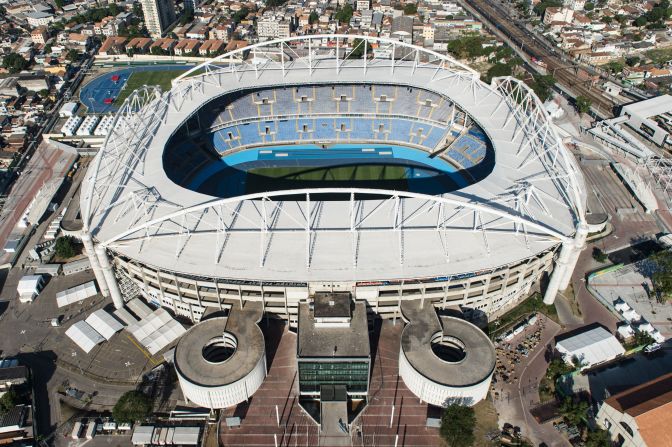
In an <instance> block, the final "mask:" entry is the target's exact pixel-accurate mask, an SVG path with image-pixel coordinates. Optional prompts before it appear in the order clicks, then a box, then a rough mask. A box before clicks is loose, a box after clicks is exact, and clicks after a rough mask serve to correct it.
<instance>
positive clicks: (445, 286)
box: [116, 251, 553, 325]
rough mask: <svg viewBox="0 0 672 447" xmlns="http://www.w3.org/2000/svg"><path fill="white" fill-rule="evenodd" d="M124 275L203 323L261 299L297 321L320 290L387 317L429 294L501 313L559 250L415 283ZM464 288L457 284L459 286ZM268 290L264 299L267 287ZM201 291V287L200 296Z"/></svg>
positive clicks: (124, 266)
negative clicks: (233, 303) (345, 295)
mask: <svg viewBox="0 0 672 447" xmlns="http://www.w3.org/2000/svg"><path fill="white" fill-rule="evenodd" d="M116 264H117V267H118V269H119V270H120V271H121V272H122V274H124V275H126V276H127V277H129V278H130V279H131V280H132V281H134V282H135V283H136V284H137V286H138V287H139V289H140V291H141V292H142V294H143V296H144V297H145V299H146V300H147V301H150V302H154V303H155V304H156V305H159V306H163V307H165V308H167V309H170V310H172V311H173V312H175V314H177V315H181V316H185V317H187V318H189V319H190V320H191V321H194V322H198V321H200V319H201V316H202V315H203V313H204V311H205V309H206V308H207V307H215V308H217V309H219V308H221V307H220V306H221V304H222V303H224V301H225V300H240V301H258V302H263V303H264V312H273V313H275V314H277V315H279V316H281V317H283V318H285V319H286V320H287V321H289V323H290V325H295V324H296V322H297V319H298V317H297V316H298V303H299V301H301V300H302V299H306V298H308V296H309V295H310V293H312V292H314V291H319V290H331V288H332V287H333V288H334V290H338V291H344V292H351V293H352V294H353V296H354V297H355V299H358V300H366V301H367V304H368V305H369V306H370V307H371V308H372V309H374V310H375V312H376V313H377V314H378V315H380V316H381V317H382V318H394V317H395V316H399V303H400V299H399V297H400V296H401V293H402V291H403V299H404V300H407V299H419V298H423V299H426V300H427V301H429V302H431V303H432V304H433V305H434V306H435V307H437V308H443V307H444V306H463V307H467V308H473V309H477V310H480V311H483V312H485V313H486V314H487V315H489V316H491V317H496V316H497V315H500V314H501V313H503V312H505V311H507V310H508V309H510V308H511V307H512V306H514V305H515V304H516V303H517V302H519V301H520V300H521V299H522V298H524V297H526V296H527V295H529V293H530V291H531V288H532V286H533V284H535V283H536V282H537V281H538V280H539V278H540V277H541V276H542V275H543V274H544V272H546V271H548V270H549V269H550V268H551V266H552V264H553V252H552V251H549V252H546V253H543V254H540V255H539V257H534V256H533V257H531V258H528V259H527V260H523V261H522V262H520V263H518V264H516V265H512V266H510V267H505V268H502V269H499V270H495V271H492V272H491V271H488V272H487V273H482V274H473V275H472V276H468V277H462V278H460V277H457V276H455V277H451V278H446V280H445V281H436V280H434V281H432V280H431V279H428V280H427V282H423V281H422V279H418V281H415V282H413V283H410V282H409V283H405V284H392V283H390V284H385V283H352V282H350V283H329V284H321V283H310V284H307V285H305V286H300V285H287V286H281V285H267V284H261V283H250V284H245V285H241V284H230V283H227V281H226V280H225V279H217V281H214V280H210V281H206V280H194V279H191V278H185V277H182V276H180V275H179V274H173V273H172V272H164V271H160V272H159V271H156V270H155V269H153V268H151V267H148V266H141V265H138V264H134V263H129V262H127V261H125V260H123V259H121V258H116ZM176 284H177V285H176ZM458 285H459V286H460V287H457V286H458ZM262 289H263V291H264V299H263V300H262V298H261V291H262ZM196 290H200V292H199V293H198V295H196V292H195V291H196Z"/></svg>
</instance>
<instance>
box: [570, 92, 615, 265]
mask: <svg viewBox="0 0 672 447" xmlns="http://www.w3.org/2000/svg"><path fill="white" fill-rule="evenodd" d="M576 102H577V108H578V102H579V98H576ZM593 259H594V260H596V261H597V262H600V263H604V262H607V260H608V259H609V257H608V256H607V254H606V253H605V252H603V251H602V250H600V249H599V248H598V247H594V248H593Z"/></svg>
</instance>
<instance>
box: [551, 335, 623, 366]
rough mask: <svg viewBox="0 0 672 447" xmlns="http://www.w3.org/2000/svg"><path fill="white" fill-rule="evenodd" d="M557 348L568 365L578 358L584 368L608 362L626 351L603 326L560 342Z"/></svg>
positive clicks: (556, 345)
mask: <svg viewBox="0 0 672 447" xmlns="http://www.w3.org/2000/svg"><path fill="white" fill-rule="evenodd" d="M555 348H556V349H557V350H558V352H560V353H561V354H562V356H563V358H564V359H565V361H566V362H568V363H574V360H573V359H574V358H577V359H578V360H579V362H580V364H581V367H582V369H583V368H589V367H591V366H593V365H597V364H599V363H603V362H607V361H609V360H612V359H614V358H616V357H617V356H619V355H622V354H624V353H625V349H623V346H621V344H620V343H619V342H618V340H617V339H616V337H614V336H613V335H612V334H611V333H610V332H609V331H608V330H606V329H604V328H603V327H601V326H598V327H595V328H592V329H589V330H587V331H585V332H581V333H579V334H577V335H574V336H571V337H567V338H565V339H562V340H560V341H558V342H557V343H556V344H555Z"/></svg>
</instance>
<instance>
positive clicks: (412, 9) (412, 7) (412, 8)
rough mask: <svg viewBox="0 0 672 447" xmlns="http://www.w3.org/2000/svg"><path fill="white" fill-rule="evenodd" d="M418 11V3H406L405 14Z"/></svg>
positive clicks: (410, 14) (408, 14) (409, 14)
mask: <svg viewBox="0 0 672 447" xmlns="http://www.w3.org/2000/svg"><path fill="white" fill-rule="evenodd" d="M416 12H418V5H416V4H415V3H406V5H404V14H405V15H407V16H412V15H413V14H415V13H416Z"/></svg>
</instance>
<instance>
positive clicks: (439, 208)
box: [80, 35, 588, 406]
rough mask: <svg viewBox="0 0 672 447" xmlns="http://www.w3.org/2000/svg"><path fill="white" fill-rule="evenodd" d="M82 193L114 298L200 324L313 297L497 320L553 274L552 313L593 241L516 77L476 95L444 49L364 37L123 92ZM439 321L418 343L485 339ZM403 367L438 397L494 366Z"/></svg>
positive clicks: (567, 175) (319, 41)
mask: <svg viewBox="0 0 672 447" xmlns="http://www.w3.org/2000/svg"><path fill="white" fill-rule="evenodd" d="M355 38H356V39H357V41H356V42H357V43H356V45H355V44H354V43H353V42H355V40H354V39H355ZM364 42H366V45H365V44H364ZM297 166H298V167H300V168H301V169H298V170H297ZM353 166H355V167H356V168H353ZM358 166H367V167H366V168H359V167H358ZM305 167H309V168H310V169H308V170H306V169H303V168H305ZM358 169H359V171H358ZM361 172H366V173H369V174H367V175H369V177H362V176H361ZM371 172H375V173H376V174H375V175H380V177H378V178H373V177H371V176H370V175H371V174H370V173H371ZM344 173H345V174H344ZM390 173H392V174H393V175H392V174H390ZM395 176H396V177H395ZM262 177H263V181H261V180H260V179H262ZM80 202H81V203H80V204H81V215H82V220H83V230H82V233H83V234H82V240H83V241H84V244H85V248H86V251H87V253H88V254H89V256H90V258H91V263H92V267H93V269H94V272H95V274H96V278H97V280H98V283H99V284H100V287H101V290H102V291H103V292H104V293H105V294H107V295H109V296H111V297H112V299H113V301H114V303H115V305H116V306H117V307H121V306H123V305H124V300H125V299H126V298H128V295H131V294H141V295H142V296H143V297H144V298H145V299H147V300H148V301H150V302H153V303H155V304H156V305H160V306H164V307H166V308H168V309H170V310H172V311H173V312H174V313H175V314H177V315H181V316H184V317H187V318H189V319H191V320H192V321H194V322H199V321H200V320H201V318H202V316H203V315H204V313H210V312H212V311H226V310H228V309H233V308H239V309H244V308H245V307H246V306H247V305H248V304H249V305H252V306H258V307H259V312H261V314H264V313H265V314H273V315H275V316H278V317H280V318H284V319H285V320H287V321H288V322H289V323H290V325H291V326H292V327H296V326H299V327H300V326H301V323H300V318H301V316H300V313H301V312H300V309H301V304H302V303H311V302H313V299H314V297H315V296H316V294H319V293H322V292H330V293H340V292H344V293H349V294H350V295H351V296H352V300H353V306H355V307H353V309H355V310H356V307H357V306H356V304H357V303H364V304H365V306H366V309H367V311H368V312H369V313H370V314H376V315H379V316H380V317H383V318H397V317H400V318H404V320H406V321H407V322H411V323H410V324H409V326H408V328H407V330H409V331H411V332H412V330H410V329H409V328H412V327H413V324H412V316H413V315H415V317H417V318H420V317H418V315H419V313H418V312H416V311H414V310H413V309H414V307H413V306H419V308H420V309H425V310H426V309H428V308H430V309H433V308H436V309H446V308H448V307H453V308H455V307H459V308H461V309H472V310H474V311H480V312H483V313H485V314H486V315H488V316H495V315H497V314H498V313H501V312H503V311H504V310H506V309H508V308H510V307H511V306H513V305H515V303H516V302H518V301H519V300H520V299H521V298H523V297H525V296H527V295H528V294H529V293H530V291H531V289H532V287H533V286H534V285H535V284H538V283H539V280H540V279H541V278H542V276H543V275H545V274H547V273H550V279H549V283H548V286H547V288H546V291H545V296H544V301H545V302H546V303H552V302H553V300H554V298H555V295H556V293H557V291H558V290H562V289H564V288H566V287H567V285H568V283H569V280H570V276H571V274H572V271H573V269H574V266H575V264H576V262H577V259H578V256H579V253H580V251H581V249H582V248H583V246H584V245H585V239H586V235H587V234H588V225H587V224H586V221H585V218H584V214H585V212H584V204H585V187H584V184H583V178H582V176H581V174H580V172H579V170H578V168H577V166H576V162H575V160H574V159H573V157H572V155H571V154H570V153H569V151H568V150H567V149H566V148H565V146H564V145H563V143H562V141H561V140H560V138H559V137H558V135H557V134H556V132H555V130H554V129H553V125H552V124H551V122H550V121H549V119H548V117H547V116H546V114H545V112H544V109H543V107H542V105H541V103H540V102H539V100H538V98H537V97H536V96H535V95H534V93H533V92H532V91H531V90H530V89H529V88H528V87H527V86H526V85H525V84H524V83H522V82H520V81H518V80H516V79H513V78H510V77H504V78H495V79H493V80H492V82H491V84H490V85H487V84H485V83H483V82H482V81H480V80H479V74H478V73H476V72H475V71H473V70H472V69H470V68H469V67H467V66H465V65H463V64H461V63H459V62H457V61H455V60H453V59H451V58H450V57H447V56H445V55H440V54H437V53H434V52H432V51H429V50H425V49H422V48H418V47H415V46H412V45H408V44H404V43H401V42H397V41H392V40H387V39H383V38H370V37H363V36H345V35H329V36H305V37H297V38H290V39H284V40H277V41H272V42H265V43H262V44H258V45H253V46H251V47H246V48H244V49H240V50H236V51H234V52H232V53H228V54H225V55H223V56H220V57H217V58H215V59H213V60H210V61H208V62H205V63H203V64H201V65H200V66H198V67H195V68H193V69H191V70H190V71H188V72H187V73H185V74H184V75H182V76H180V77H179V78H177V79H176V80H175V81H174V82H173V88H172V89H171V90H170V91H168V92H161V91H160V90H159V89H157V88H152V87H146V88H143V89H141V90H139V91H137V92H135V93H134V94H133V95H131V96H130V97H129V98H128V99H127V100H126V102H125V103H124V106H123V107H122V109H121V110H120V111H119V112H118V114H117V117H116V122H115V125H114V129H113V131H112V132H110V134H109V135H108V137H107V139H106V141H105V144H104V146H103V148H102V149H101V151H100V153H99V155H98V156H97V157H96V159H95V160H94V162H93V163H92V165H91V167H90V169H89V172H88V174H87V177H86V179H85V181H84V183H83V185H82V192H81V199H80ZM551 272H552V273H551ZM405 303H407V304H405ZM404 306H409V307H408V309H407V310H406V311H405V309H404ZM409 309H410V310H409ZM355 310H352V312H353V313H352V316H353V317H354V315H355V313H354V312H355ZM311 315H312V314H311ZM434 316H436V315H434ZM415 317H413V318H415ZM422 318H429V319H430V320H432V319H433V317H432V316H431V315H429V316H423V317H422ZM437 318H438V317H437ZM248 320H249V321H252V320H253V319H249V318H248ZM353 321H354V320H353ZM204 323H207V321H205V322H204ZM432 325H434V326H435V330H436V331H435V332H433V333H432V334H430V335H432V337H433V338H431V337H430V338H431V340H430V339H428V340H425V341H426V342H427V343H430V344H431V343H434V342H436V341H437V340H439V339H441V340H442V339H443V338H445V337H443V338H442V337H438V338H437V334H439V333H443V334H444V335H445V336H446V337H447V339H451V340H452V339H457V338H459V337H457V335H456V336H454V337H453V336H450V335H446V334H448V333H449V332H451V330H453V329H451V328H458V326H459V328H458V329H459V330H458V329H454V331H457V332H459V331H460V330H463V331H464V333H463V335H462V337H463V338H466V339H469V340H477V339H478V338H477V337H476V336H475V335H474V337H471V336H470V335H468V334H471V332H470V331H471V330H472V329H474V330H476V329H475V328H471V327H466V326H465V327H462V326H463V325H461V324H459V323H454V324H453V323H451V324H448V325H447V324H446V321H444V320H443V319H441V320H440V321H439V320H436V321H434V320H432ZM327 326H329V325H327ZM198 327H199V325H196V326H195V328H198ZM192 331H193V332H198V331H196V330H192ZM192 331H190V332H188V333H187V335H185V338H186V339H187V340H188V339H189V336H190V334H191V335H192V336H193V337H195V338H196V339H197V340H201V338H200V337H201V335H202V334H201V335H199V334H196V335H194V334H193V333H192ZM204 332H207V331H204ZM472 335H473V334H472ZM411 338H413V340H416V341H417V338H415V337H411ZM432 340H434V341H432ZM201 341H202V340H201ZM439 342H440V340H439ZM180 343H185V342H184V340H183V341H181V342H180ZM402 343H403V341H402ZM460 343H461V344H460ZM460 343H458V344H460V346H461V348H460V349H466V343H462V342H460ZM473 343H477V342H476V341H474V342H473ZM487 343H489V342H487ZM487 343H486V344H487ZM407 347H408V346H407ZM237 349H240V340H238V347H237ZM467 350H468V349H467ZM177 352H178V354H179V352H180V348H179V345H178V349H177ZM358 352H359V351H358ZM472 352H474V351H473V350H472ZM482 355H483V356H485V357H482V358H486V357H487V361H486V363H487V364H488V365H489V361H490V360H489V359H490V358H489V357H488V354H487V353H482ZM400 356H401V358H402V359H405V360H404V362H405V363H404V362H402V363H404V365H405V366H406V364H408V366H409V368H410V369H409V368H406V370H407V371H411V370H412V371H413V373H412V374H414V377H415V378H414V379H411V378H410V376H408V377H407V378H408V380H409V382H410V381H412V380H414V381H417V380H425V381H427V383H436V384H438V385H439V386H440V387H441V386H443V387H444V388H445V389H441V390H439V388H437V390H438V391H437V394H436V396H435V397H433V398H431V399H432V401H436V402H439V403H441V402H444V403H445V402H446V401H447V399H450V397H451V396H453V397H462V398H464V397H465V396H467V395H469V396H471V398H472V399H473V400H475V401H477V400H478V399H480V397H478V396H482V395H484V394H483V389H484V388H483V387H485V389H486V390H487V386H488V384H489V380H490V376H491V373H492V371H491V370H490V371H489V372H488V368H485V370H484V371H481V372H480V373H479V374H481V376H480V377H479V378H477V379H474V378H473V377H472V378H468V379H464V380H462V382H460V383H458V384H453V385H451V384H450V383H440V382H441V380H444V379H446V380H447V381H448V382H450V379H449V376H448V375H446V374H444V375H439V377H436V378H432V377H428V376H427V375H426V374H423V373H422V372H421V371H420V370H421V369H422V368H421V367H419V366H417V365H416V367H414V366H412V362H410V363H409V362H408V361H406V360H408V359H412V358H416V359H418V358H421V357H413V355H410V356H409V355H406V354H404V349H403V346H402V352H401V353H400ZM187 357H188V356H187V355H186V354H185V356H184V358H183V359H182V360H181V361H187V360H184V359H186V358H187ZM469 357H470V356H469V354H467V358H466V359H464V360H461V361H468V359H469ZM472 360H473V358H472ZM400 361H401V359H400ZM493 362H494V356H493ZM253 363H254V362H253ZM448 363H450V362H448ZM458 363H459V362H458ZM258 365H259V363H258V362H256V363H254V365H251V370H250V373H252V371H255V374H258V372H256V371H257V369H258ZM493 367H494V363H493ZM189 371H195V372H197V369H193V368H191V369H189ZM178 372H179V368H178ZM408 374H411V373H410V372H408ZM178 375H179V374H178ZM190 380H192V381H193V382H194V383H198V379H190ZM405 380H406V379H405ZM474 381H475V382H474ZM255 383H256V382H255ZM407 384H408V382H407ZM418 386H420V388H419V389H424V387H425V385H422V384H420V385H418ZM409 387H410V385H409ZM468 387H474V388H473V390H474V391H473V392H466V394H465V393H461V392H456V391H455V390H458V389H461V390H464V389H467V388H468ZM338 392H339V391H338V390H336V391H335V394H334V395H338ZM418 393H421V392H420V391H418V392H417V393H416V394H418ZM467 397H468V396H467ZM199 399H201V402H202V403H201V404H202V405H204V406H214V404H212V405H209V404H208V403H207V401H204V400H203V399H202V398H199ZM425 400H428V401H430V397H429V396H428V397H426V398H425ZM194 401H196V402H199V401H197V400H196V399H194ZM203 402H204V403H203ZM222 402H224V401H222ZM226 403H227V405H229V404H231V402H230V401H226ZM227 405H224V406H227ZM218 406H219V405H218Z"/></svg>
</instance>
